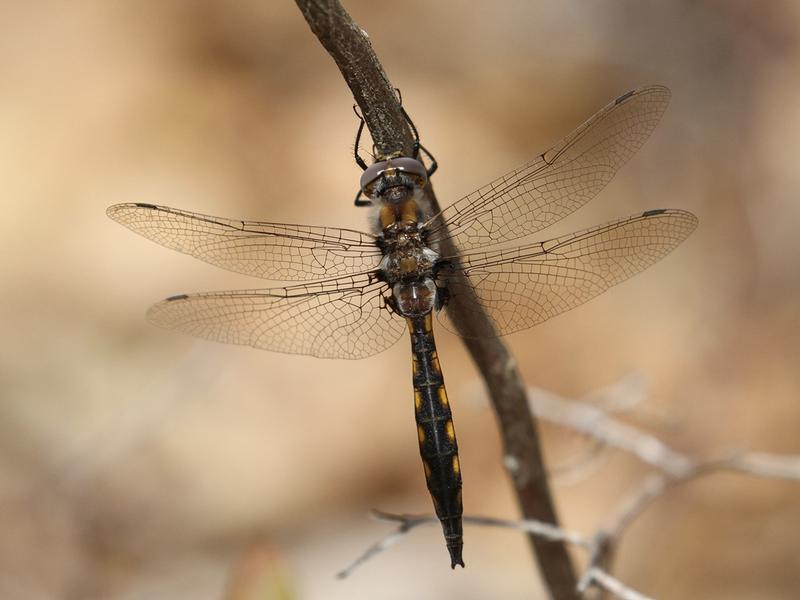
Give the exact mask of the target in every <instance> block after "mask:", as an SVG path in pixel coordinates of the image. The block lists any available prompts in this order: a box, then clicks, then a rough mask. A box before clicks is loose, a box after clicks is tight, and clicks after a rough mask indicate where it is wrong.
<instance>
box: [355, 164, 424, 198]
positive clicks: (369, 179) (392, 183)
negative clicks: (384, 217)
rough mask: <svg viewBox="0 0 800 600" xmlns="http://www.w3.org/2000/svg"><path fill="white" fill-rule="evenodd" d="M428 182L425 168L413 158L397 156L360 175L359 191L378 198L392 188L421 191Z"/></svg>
mask: <svg viewBox="0 0 800 600" xmlns="http://www.w3.org/2000/svg"><path fill="white" fill-rule="evenodd" d="M427 182H428V173H427V171H426V170H425V166H424V165H423V164H422V163H421V162H420V161H418V160H417V159H415V158H409V157H407V156H399V157H395V158H389V159H387V160H382V161H379V162H376V163H374V164H373V165H371V166H370V167H368V168H367V170H366V171H364V173H363V175H361V191H362V192H364V195H365V196H367V197H368V198H375V199H377V198H380V197H381V196H383V194H384V193H385V192H386V191H387V190H389V189H392V188H398V187H403V188H407V189H409V190H414V189H422V188H423V187H425V184H426V183H427Z"/></svg>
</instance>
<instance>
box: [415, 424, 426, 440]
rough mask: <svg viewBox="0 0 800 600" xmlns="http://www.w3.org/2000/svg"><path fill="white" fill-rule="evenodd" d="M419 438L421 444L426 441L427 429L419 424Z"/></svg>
mask: <svg viewBox="0 0 800 600" xmlns="http://www.w3.org/2000/svg"><path fill="white" fill-rule="evenodd" d="M417 439H418V440H419V443H420V444H424V443H425V429H423V428H422V425H417Z"/></svg>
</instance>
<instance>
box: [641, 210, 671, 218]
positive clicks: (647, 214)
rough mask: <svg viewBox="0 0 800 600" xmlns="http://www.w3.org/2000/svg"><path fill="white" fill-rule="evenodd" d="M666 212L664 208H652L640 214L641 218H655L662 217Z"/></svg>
mask: <svg viewBox="0 0 800 600" xmlns="http://www.w3.org/2000/svg"><path fill="white" fill-rule="evenodd" d="M665 212H667V209H666V208H654V209H652V210H646V211H644V212H643V213H642V216H643V217H655V216H656V215H663V214H664V213H665Z"/></svg>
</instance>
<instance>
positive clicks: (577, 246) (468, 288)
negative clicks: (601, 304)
mask: <svg viewBox="0 0 800 600" xmlns="http://www.w3.org/2000/svg"><path fill="white" fill-rule="evenodd" d="M696 226H697V217H695V216H694V215H693V214H691V213H689V212H686V211H682V210H673V209H659V210H650V211H647V212H645V213H641V214H638V215H634V216H631V217H628V218H626V219H621V220H619V221H615V222H612V223H609V224H607V225H603V226H600V227H595V228H592V229H586V230H584V231H579V232H576V233H573V234H570V235H567V236H564V237H560V238H555V239H552V240H548V241H546V242H538V243H535V244H529V245H525V246H521V247H519V248H513V249H511V250H498V251H494V252H476V253H470V254H466V255H464V256H462V257H461V259H460V264H461V267H462V268H463V273H464V274H466V280H465V279H464V278H463V277H458V276H457V275H456V274H455V273H454V274H451V275H450V276H444V278H443V283H444V285H445V286H446V287H447V290H448V292H449V295H450V303H451V304H450V306H452V305H454V304H458V305H459V307H460V310H461V312H462V314H464V320H465V323H466V324H467V327H468V328H469V330H468V331H466V332H462V335H466V336H467V337H484V336H491V335H494V334H495V332H496V333H497V334H499V335H505V334H508V333H513V332H515V331H520V330H522V329H527V328H529V327H533V326H534V325H538V324H539V323H542V322H543V321H546V320H547V319H549V318H551V317H554V316H555V315H558V314H561V313H563V312H566V311H568V310H570V309H572V308H575V307H576V306H578V305H580V304H583V303H584V302H586V301H588V300H591V299H592V298H594V297H595V296H597V295H599V294H602V293H603V292H604V291H606V290H607V289H608V288H610V287H612V286H614V285H617V284H618V283H620V282H622V281H624V280H626V279H628V278H629V277H632V276H633V275H635V274H636V273H638V272H640V271H642V270H644V269H646V268H647V267H649V266H650V265H652V264H654V263H656V262H658V261H659V260H660V259H662V258H663V257H664V256H666V255H667V254H668V253H669V252H671V251H672V250H673V249H675V247H677V246H678V245H679V244H680V243H681V242H682V241H683V240H685V239H686V238H687V237H688V236H689V234H690V233H691V232H692V231H694V229H695V227H696ZM456 260H457V259H456ZM455 264H458V263H455ZM481 309H482V310H483V312H484V313H486V314H487V315H488V316H489V318H490V321H491V325H492V326H493V329H492V328H489V327H486V326H484V325H481V323H483V322H484V321H483V319H481V318H480V317H479V316H478V314H477V313H478V311H479V310H481ZM439 320H440V321H441V322H442V324H443V325H444V326H445V327H446V328H448V329H450V330H451V331H454V332H456V333H458V332H457V331H456V328H455V325H454V324H453V323H452V322H451V320H450V316H449V314H448V312H447V310H445V311H442V312H441V313H440V314H439Z"/></svg>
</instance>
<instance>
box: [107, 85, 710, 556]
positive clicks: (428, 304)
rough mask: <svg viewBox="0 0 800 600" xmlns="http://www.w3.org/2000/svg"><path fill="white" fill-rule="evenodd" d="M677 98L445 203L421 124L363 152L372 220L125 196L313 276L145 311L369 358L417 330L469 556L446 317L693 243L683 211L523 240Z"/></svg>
mask: <svg viewBox="0 0 800 600" xmlns="http://www.w3.org/2000/svg"><path fill="white" fill-rule="evenodd" d="M669 98H670V91H669V89H667V88H666V87H663V86H658V85H653V86H648V87H643V88H640V89H635V90H632V91H629V92H627V93H626V94H623V95H621V96H619V97H618V98H616V99H615V100H613V101H611V102H610V103H609V104H607V105H606V106H605V107H603V108H602V109H601V110H599V111H598V112H597V113H596V114H594V115H593V116H592V117H590V118H589V119H588V120H587V121H585V122H584V123H583V124H581V125H580V126H579V127H578V128H577V129H575V130H574V131H573V132H572V133H570V134H569V135H567V136H566V137H565V138H563V139H562V140H561V141H560V142H558V143H557V144H556V145H554V146H553V147H552V148H550V149H549V150H547V151H546V152H543V153H542V154H540V155H538V156H537V157H536V158H535V159H534V160H532V161H531V162H528V163H527V164H525V165H523V166H521V167H519V168H517V169H515V170H513V171H511V172H509V173H507V174H505V175H503V176H502V177H500V178H498V179H496V180H494V181H492V182H491V183H489V184H488V185H485V186H484V187H482V188H480V189H478V190H477V191H475V192H473V193H471V194H469V195H467V196H465V197H463V198H461V199H460V200H458V201H457V202H455V203H453V204H452V205H450V206H448V207H446V208H444V209H443V210H441V211H440V212H436V213H434V214H432V211H431V209H430V208H428V207H427V206H428V203H427V202H426V201H425V197H424V195H425V187H426V185H427V183H428V177H429V176H430V174H431V173H432V169H431V168H430V167H426V166H425V165H424V163H423V159H422V157H421V156H420V155H419V144H418V142H419V137H418V135H417V144H415V149H414V152H413V155H412V156H398V155H391V156H378V157H376V162H375V163H373V164H372V165H370V166H369V167H366V164H364V165H363V166H364V167H366V169H365V170H364V172H363V175H362V177H361V181H360V188H361V192H362V193H363V194H364V196H365V197H366V198H367V199H368V200H367V201H366V202H367V203H372V204H374V207H375V208H374V209H373V213H372V216H371V218H370V221H371V225H372V231H371V232H369V233H366V232H361V231H355V230H351V229H341V228H336V227H327V226H309V225H294V224H285V223H272V222H264V221H242V220H235V219H227V218H221V217H214V216H209V215H204V214H199V213H193V212H189V211H186V210H180V209H177V208H170V207H166V206H157V205H154V204H145V203H128V204H117V205H114V206H111V207H110V208H109V209H108V211H107V213H108V215H109V216H110V217H111V218H112V219H114V220H115V221H117V222H119V223H121V224H122V225H124V226H126V227H128V228H129V229H131V230H133V231H134V232H136V233H138V234H140V235H142V236H144V237H145V238H148V239H150V240H152V241H154V242H156V243H158V244H161V245H162V246H166V247H167V248H171V249H173V250H177V251H179V252H183V253H185V254H188V255H190V256H193V257H195V258H198V259H200V260H203V261H205V262H207V263H210V264H212V265H216V266H218V267H222V268H225V269H229V270H231V271H235V272H238V273H243V274H245V275H250V276H253V277H258V278H263V279H271V280H280V281H289V282H291V281H295V282H301V283H294V284H288V285H285V286H283V287H269V288H265V289H247V290H239V291H223V292H206V293H195V294H179V295H175V296H171V297H169V298H167V299H166V300H164V301H162V302H159V303H157V304H155V305H154V306H152V307H151V308H150V309H149V311H148V313H147V317H148V319H149V321H150V322H151V323H153V324H155V325H157V326H160V327H164V328H168V329H174V330H178V331H180V332H184V333H187V334H191V335H194V336H197V337H200V338H205V339H207V340H213V341H217V342H225V343H231V344H243V345H249V346H252V347H255V348H260V349H265V350H271V351H275V352H284V353H291V354H303V355H309V356H315V357H319V358H336V359H360V358H365V357H368V356H372V355H374V354H377V353H379V352H381V351H383V350H386V349H387V348H389V347H390V346H392V345H393V344H394V343H395V342H396V341H397V340H398V339H399V338H400V337H401V336H403V334H404V332H405V331H408V332H409V334H410V338H411V351H412V352H411V358H412V382H413V390H414V414H415V419H416V425H417V438H418V441H419V450H420V456H421V458H422V463H423V468H424V472H425V479H426V483H427V487H428V490H429V492H430V495H431V498H432V501H433V506H434V509H435V512H436V515H437V517H438V519H439V520H440V522H441V525H442V531H443V534H444V538H445V543H446V546H447V549H448V551H449V554H450V561H451V567H452V568H455V567H456V565H460V566H462V567H463V566H464V561H463V558H462V549H463V531H462V512H463V509H462V477H461V464H460V461H459V455H458V444H457V441H456V434H455V428H454V426H453V418H452V411H451V408H450V401H449V399H448V396H447V391H446V388H445V384H444V376H443V374H442V368H441V365H440V362H439V357H438V353H437V350H436V343H435V340H434V334H433V316H434V315H435V316H437V320H438V321H439V322H440V323H441V324H442V325H443V326H444V327H445V328H446V329H449V330H451V331H455V332H456V333H459V332H458V331H457V329H456V327H455V325H454V323H455V320H456V319H455V317H454V315H451V314H450V312H451V310H452V306H453V305H454V304H455V303H456V302H457V303H458V304H459V306H460V309H459V310H461V311H462V313H464V312H465V313H466V315H463V314H462V319H461V320H462V321H463V320H466V321H468V322H472V323H473V327H471V328H470V331H469V333H468V334H467V335H469V336H477V337H480V336H484V335H485V336H495V335H506V334H510V333H514V332H517V331H521V330H524V329H527V328H529V327H533V326H534V325H537V324H539V323H542V322H544V321H546V320H548V319H549V318H551V317H553V316H555V315H558V314H560V313H563V312H565V311H568V310H570V309H572V308H574V307H576V306H578V305H580V304H583V303H585V302H586V301H588V300H590V299H591V298H593V297H595V296H597V295H599V294H601V293H603V292H604V291H606V290H607V289H609V288H611V287H612V286H615V285H617V284H618V283H620V282H622V281H624V280H626V279H628V278H629V277H631V276H632V275H634V274H636V273H638V272H640V271H642V270H643V269H646V268H647V267H649V266H650V265H652V264H654V263H655V262H657V261H659V260H660V259H661V258H663V257H664V256H665V255H667V254H668V253H669V252H671V251H672V250H673V249H675V248H676V247H677V246H678V245H679V244H680V243H681V242H683V241H684V240H685V239H686V238H687V237H688V236H689V235H690V234H691V233H692V231H693V230H694V229H695V228H696V226H697V223H698V220H697V218H696V217H695V216H694V215H693V214H692V213H690V212H687V211H685V210H679V209H654V210H646V211H644V212H639V213H637V214H634V215H631V216H628V217H626V218H622V219H618V220H615V221H611V222H610V223H607V224H605V225H601V226H596V227H592V228H589V229H584V230H581V231H577V232H575V233H571V234H568V235H563V236H559V237H553V238H550V239H545V240H543V241H530V240H528V241H526V240H525V238H528V236H531V235H532V234H535V233H536V232H538V231H540V230H542V229H544V228H546V227H548V226H550V225H552V224H553V223H555V222H557V221H559V220H561V219H562V218H564V217H566V216H567V215H569V214H570V213H572V212H573V211H575V210H577V209H578V208H580V207H581V206H583V205H584V204H586V203H587V202H588V201H589V200H591V199H592V198H593V197H595V196H596V195H597V194H598V193H599V192H600V190H602V189H603V188H604V187H605V186H606V184H608V182H609V181H610V180H611V179H612V177H613V176H614V174H615V173H616V172H617V171H618V169H619V168H620V167H621V166H622V165H623V164H624V163H626V162H627V161H628V159H630V157H631V156H632V155H633V154H634V153H635V152H636V151H637V150H639V148H640V147H641V146H642V144H643V143H644V142H645V140H646V139H647V138H648V137H649V136H650V134H651V132H652V131H653V129H654V128H655V127H656V125H657V123H658V122H659V120H660V119H661V117H662V115H663V113H664V111H665V110H666V107H667V104H668V102H669ZM362 125H363V123H362ZM412 129H414V131H416V129H415V128H413V126H412ZM426 154H428V153H427V151H426ZM428 157H429V158H430V155H429V154H428ZM359 202H360V203H362V204H363V203H365V201H359ZM513 243H516V244H517V245H513ZM473 315H474V316H475V318H474V319H473V318H472V316H473ZM479 315H485V317H488V319H487V318H483V319H481V318H478V316H479ZM481 322H483V323H486V325H484V326H480V325H474V323H481Z"/></svg>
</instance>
